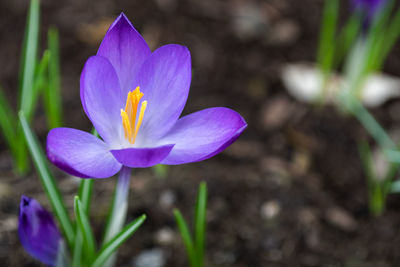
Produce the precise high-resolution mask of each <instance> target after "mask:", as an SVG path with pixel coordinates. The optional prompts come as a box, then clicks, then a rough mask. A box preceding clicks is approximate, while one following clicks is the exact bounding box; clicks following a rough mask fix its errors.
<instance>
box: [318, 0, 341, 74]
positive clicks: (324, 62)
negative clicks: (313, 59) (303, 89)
mask: <svg viewBox="0 0 400 267" xmlns="http://www.w3.org/2000/svg"><path fill="white" fill-rule="evenodd" d="M338 11H339V2H338V0H326V1H325V6H324V11H323V17H322V26H321V30H320V39H319V45H318V46H319V47H318V54H317V63H318V65H319V67H320V68H321V70H322V71H323V73H324V74H328V73H329V72H330V70H331V68H332V63H333V59H334V48H335V46H334V40H335V32H336V25H337V17H338Z"/></svg>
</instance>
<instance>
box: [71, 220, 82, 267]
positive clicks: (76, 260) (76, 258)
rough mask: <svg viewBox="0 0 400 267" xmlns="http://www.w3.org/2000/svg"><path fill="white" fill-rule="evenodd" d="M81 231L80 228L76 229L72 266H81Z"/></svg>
mask: <svg viewBox="0 0 400 267" xmlns="http://www.w3.org/2000/svg"><path fill="white" fill-rule="evenodd" d="M82 239H83V237H82V232H81V230H80V228H77V229H76V235H75V244H74V250H73V251H72V264H71V266H72V267H81V266H82V264H81V260H82Z"/></svg>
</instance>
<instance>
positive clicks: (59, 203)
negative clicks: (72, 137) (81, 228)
mask: <svg viewBox="0 0 400 267" xmlns="http://www.w3.org/2000/svg"><path fill="white" fill-rule="evenodd" d="M19 119H20V122H21V126H22V130H23V133H24V136H25V140H26V143H27V145H28V149H29V151H30V153H31V156H32V158H33V162H34V164H35V167H36V170H37V172H38V173H39V178H40V181H41V182H42V185H43V187H44V189H45V191H46V193H47V197H48V198H49V200H50V203H51V205H52V207H53V212H54V213H55V215H56V217H57V218H58V221H59V222H60V226H61V229H62V231H63V232H64V235H65V237H66V239H67V241H68V244H69V246H70V247H71V248H72V247H73V244H74V238H75V233H74V228H73V226H72V223H71V221H70V219H69V216H68V212H67V209H66V208H65V206H64V202H63V200H62V198H61V194H60V191H59V189H58V187H57V185H56V183H55V181H54V177H53V176H52V174H51V172H50V170H49V166H48V164H47V160H46V157H45V155H44V153H43V151H42V149H41V148H40V146H39V142H38V140H37V137H36V136H35V135H34V134H33V132H32V130H31V128H30V127H29V124H28V122H27V120H26V118H25V116H24V113H23V112H22V111H20V112H19Z"/></svg>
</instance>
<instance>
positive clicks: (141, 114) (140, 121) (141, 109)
mask: <svg viewBox="0 0 400 267" xmlns="http://www.w3.org/2000/svg"><path fill="white" fill-rule="evenodd" d="M146 107H147V101H143V102H142V105H141V106H140V113H139V118H138V121H137V124H136V128H135V134H134V135H133V144H134V143H135V140H136V135H137V134H138V132H139V128H140V125H141V124H142V120H143V115H144V112H145V110H146Z"/></svg>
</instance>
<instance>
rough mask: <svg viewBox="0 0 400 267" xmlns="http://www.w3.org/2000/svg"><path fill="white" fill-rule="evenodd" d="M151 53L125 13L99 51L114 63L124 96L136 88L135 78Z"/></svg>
mask: <svg viewBox="0 0 400 267" xmlns="http://www.w3.org/2000/svg"><path fill="white" fill-rule="evenodd" d="M150 54H151V51H150V48H149V47H148V45H147V44H146V42H145V41H144V40H143V38H142V36H141V35H140V34H139V33H138V32H137V31H136V29H135V28H134V27H133V26H132V24H131V22H130V21H129V19H128V18H127V17H126V16H125V14H124V13H121V15H119V17H118V18H117V19H116V20H115V21H114V23H113V24H112V25H111V26H110V28H109V29H108V31H107V33H106V35H105V36H104V39H103V41H102V43H101V45H100V47H99V50H98V52H97V55H98V56H102V57H105V58H107V59H108V60H109V61H110V62H111V64H112V65H113V67H114V69H115V71H116V72H117V75H118V77H119V81H120V85H121V88H122V90H123V92H124V96H126V94H127V93H128V91H129V90H132V89H135V88H132V86H133V85H132V82H133V79H134V77H135V75H136V73H137V71H138V70H139V68H140V66H141V65H142V63H143V62H144V61H145V60H146V58H147V57H148V56H149V55H150Z"/></svg>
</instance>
